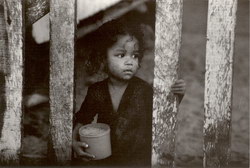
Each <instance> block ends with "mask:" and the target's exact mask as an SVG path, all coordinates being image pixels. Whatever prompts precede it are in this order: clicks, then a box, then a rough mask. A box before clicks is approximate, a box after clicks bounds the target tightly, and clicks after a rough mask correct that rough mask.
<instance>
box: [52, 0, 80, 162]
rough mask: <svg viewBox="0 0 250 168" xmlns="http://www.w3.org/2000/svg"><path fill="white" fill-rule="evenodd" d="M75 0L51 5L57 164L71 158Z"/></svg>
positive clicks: (54, 1)
mask: <svg viewBox="0 0 250 168" xmlns="http://www.w3.org/2000/svg"><path fill="white" fill-rule="evenodd" d="M75 5H76V3H75V0H51V4H50V7H51V8H50V24H51V25H50V27H51V30H50V37H51V41H50V110H51V114H50V130H51V136H52V144H53V149H54V151H55V155H56V156H55V157H56V162H57V164H60V165H65V164H68V163H69V162H70V160H71V151H72V150H71V147H72V129H73V127H72V126H73V124H72V117H73V108H74V55H75V25H76V21H75V20H76V17H75V16H76V14H75Z"/></svg>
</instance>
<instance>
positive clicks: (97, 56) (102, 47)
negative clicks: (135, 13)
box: [85, 20, 143, 74]
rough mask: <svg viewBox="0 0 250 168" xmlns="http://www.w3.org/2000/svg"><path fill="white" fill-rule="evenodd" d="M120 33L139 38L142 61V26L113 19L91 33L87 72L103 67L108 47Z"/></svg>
mask: <svg viewBox="0 0 250 168" xmlns="http://www.w3.org/2000/svg"><path fill="white" fill-rule="evenodd" d="M120 35H130V36H133V37H135V38H136V39H137V40H138V42H139V63H140V61H141V59H142V57H143V33H142V31H141V26H140V25H138V24H135V23H133V22H129V21H124V20H112V21H109V22H107V23H105V24H103V25H102V26H101V27H100V28H99V29H98V30H97V31H95V32H94V33H92V34H91V35H90V36H91V37H90V38H91V40H90V41H91V42H90V43H91V52H90V54H89V55H88V56H87V59H86V62H85V69H86V72H87V73H89V74H94V73H97V72H98V71H99V70H100V69H101V66H102V65H103V63H104V61H105V60H106V57H107V55H106V54H107V49H108V48H110V47H111V46H112V45H113V44H114V43H115V42H116V41H117V40H118V37H119V36H120ZM104 71H105V68H104Z"/></svg>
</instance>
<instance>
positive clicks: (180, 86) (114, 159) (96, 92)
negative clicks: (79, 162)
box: [73, 20, 185, 166]
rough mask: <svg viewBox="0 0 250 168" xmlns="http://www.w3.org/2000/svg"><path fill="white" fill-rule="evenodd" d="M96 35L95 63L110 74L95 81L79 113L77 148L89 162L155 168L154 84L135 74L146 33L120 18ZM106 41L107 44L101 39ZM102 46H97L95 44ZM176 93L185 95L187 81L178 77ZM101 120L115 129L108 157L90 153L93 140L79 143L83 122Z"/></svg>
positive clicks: (93, 65) (92, 63)
mask: <svg viewBox="0 0 250 168" xmlns="http://www.w3.org/2000/svg"><path fill="white" fill-rule="evenodd" d="M99 32H100V34H99V35H96V36H95V37H98V38H99V40H98V41H96V42H97V43H98V44H100V45H99V46H97V50H96V52H95V56H94V57H90V60H89V65H90V67H91V70H92V71H93V72H97V71H98V70H99V69H100V67H101V65H103V67H104V68H103V70H104V71H105V72H106V73H107V75H108V78H107V79H105V80H103V81H101V82H97V83H95V84H93V85H91V86H90V87H89V88H88V92H87V95H86V97H85V100H84V102H83V103H82V105H81V108H80V110H79V111H78V112H77V113H76V115H75V116H74V125H75V126H74V130H73V150H74V151H75V152H76V154H77V156H78V157H79V158H81V159H83V160H91V161H89V162H88V163H90V164H92V163H95V164H99V165H100V164H101V165H106V166H108V165H109V166H110V165H112V166H115V165H116V166H125V165H126V166H147V165H148V166H149V165H150V164H151V163H150V160H151V137H152V129H151V128H152V102H153V99H152V97H153V90H152V87H151V86H150V85H149V84H147V83H146V82H145V81H143V80H142V79H140V78H138V77H135V74H136V72H137V70H138V69H139V67H140V62H141V60H142V57H143V54H142V52H143V45H142V34H141V31H140V30H139V28H137V27H134V26H132V25H131V24H124V23H122V22H119V21H115V20H114V21H110V22H109V23H107V24H104V25H103V26H102V27H101V28H100V30H99ZM100 42H101V43H100ZM95 46H96V45H95ZM172 92H173V93H176V94H178V95H179V98H180V99H179V100H181V99H182V97H183V95H184V92H185V82H184V81H183V80H178V81H177V82H176V83H175V84H174V85H173V86H172ZM96 114H98V121H97V122H100V123H106V124H108V125H109V126H110V128H111V146H112V156H111V157H109V158H107V159H104V160H102V161H92V159H93V158H94V157H95V156H93V155H92V154H90V153H87V152H85V151H84V148H87V147H88V144H86V143H84V142H80V141H79V135H78V130H79V128H80V127H81V126H82V125H85V124H89V123H91V122H92V121H93V118H94V116H95V115H96Z"/></svg>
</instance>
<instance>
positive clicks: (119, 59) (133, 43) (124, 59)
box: [107, 35, 139, 81]
mask: <svg viewBox="0 0 250 168" xmlns="http://www.w3.org/2000/svg"><path fill="white" fill-rule="evenodd" d="M107 67H108V73H109V76H110V77H111V78H115V79H118V80H125V81H126V80H129V79H131V78H132V77H133V76H134V75H135V73H136V72H137V70H138V67H139V44H138V40H137V39H136V38H135V37H132V36H130V35H121V36H119V37H118V40H117V42H116V43H114V44H113V45H112V46H111V47H110V48H108V50H107Z"/></svg>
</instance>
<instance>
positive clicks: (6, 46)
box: [0, 0, 24, 165]
mask: <svg viewBox="0 0 250 168" xmlns="http://www.w3.org/2000/svg"><path fill="white" fill-rule="evenodd" d="M0 6H1V7H0V8H1V9H0V10H1V11H0V13H1V14H0V17H1V18H0V24H1V28H0V29H1V33H0V39H1V41H0V43H1V44H0V54H1V55H0V61H1V68H0V70H1V74H3V75H2V76H4V77H3V78H4V79H2V80H1V81H3V82H4V85H5V86H3V87H4V94H3V95H4V96H3V97H2V98H1V102H4V104H5V105H4V106H5V107H4V111H1V113H2V114H3V115H1V116H2V119H1V120H3V121H1V122H2V124H1V130H0V131H1V134H0V135H1V137H0V165H18V164H19V155H20V150H21V135H22V133H21V119H22V109H23V108H22V106H23V105H22V96H23V82H24V80H23V74H24V73H23V65H24V56H23V53H24V40H23V39H24V24H23V23H24V19H23V18H24V15H23V1H22V0H6V1H1V2H0ZM3 11H4V18H3ZM1 85H2V84H1ZM1 90H2V89H1ZM2 99H3V100H2Z"/></svg>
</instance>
